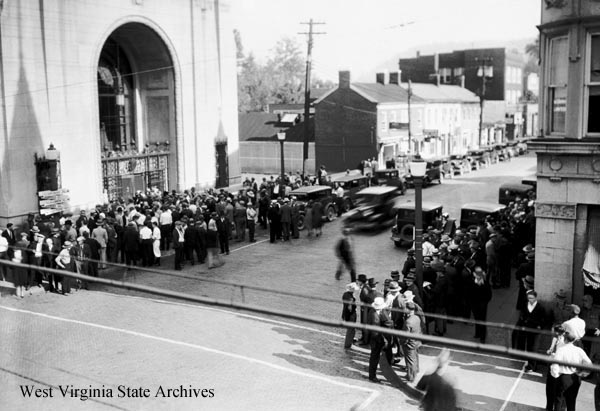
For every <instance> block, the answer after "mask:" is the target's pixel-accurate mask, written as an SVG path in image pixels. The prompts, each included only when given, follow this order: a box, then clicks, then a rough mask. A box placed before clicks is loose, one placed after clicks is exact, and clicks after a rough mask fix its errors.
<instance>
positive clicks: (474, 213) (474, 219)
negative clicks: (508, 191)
mask: <svg viewBox="0 0 600 411" xmlns="http://www.w3.org/2000/svg"><path fill="white" fill-rule="evenodd" d="M505 208H506V205H504V204H497V203H485V202H477V203H467V204H464V205H463V206H462V208H461V210H460V226H461V227H462V228H467V229H469V228H473V227H476V226H478V225H479V224H481V223H482V222H483V221H485V218H486V217H487V216H488V215H492V216H497V215H498V214H499V213H500V212H501V211H502V210H504V209H505Z"/></svg>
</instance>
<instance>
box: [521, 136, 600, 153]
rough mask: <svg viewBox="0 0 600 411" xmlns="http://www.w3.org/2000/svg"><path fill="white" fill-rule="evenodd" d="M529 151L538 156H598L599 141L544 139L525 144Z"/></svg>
mask: <svg viewBox="0 0 600 411" xmlns="http://www.w3.org/2000/svg"><path fill="white" fill-rule="evenodd" d="M527 147H528V149H529V150H532V151H535V152H536V153H538V154H542V153H549V154H564V155H572V154H578V155H581V154H583V155H598V154H600V140H598V139H585V140H573V139H546V138H540V139H535V140H530V141H528V142H527Z"/></svg>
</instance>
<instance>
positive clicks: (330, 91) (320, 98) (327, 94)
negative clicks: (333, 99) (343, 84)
mask: <svg viewBox="0 0 600 411" xmlns="http://www.w3.org/2000/svg"><path fill="white" fill-rule="evenodd" d="M339 88H340V87H339V86H338V87H334V88H332V89H330V90H329V91H328V92H326V93H325V94H323V95H322V96H321V97H319V98H318V99H316V100H315V101H313V102H312V103H311V104H313V105H315V104H319V103H320V102H321V101H323V99H325V98H326V97H328V96H329V95H330V94H331V93H333V92H334V91H336V90H339Z"/></svg>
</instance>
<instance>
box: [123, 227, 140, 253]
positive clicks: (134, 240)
mask: <svg viewBox="0 0 600 411" xmlns="http://www.w3.org/2000/svg"><path fill="white" fill-rule="evenodd" d="M139 245H140V234H139V233H138V231H137V230H136V229H135V227H132V226H127V228H125V232H124V233H123V248H124V249H125V251H126V252H128V253H137V251H138V248H139Z"/></svg>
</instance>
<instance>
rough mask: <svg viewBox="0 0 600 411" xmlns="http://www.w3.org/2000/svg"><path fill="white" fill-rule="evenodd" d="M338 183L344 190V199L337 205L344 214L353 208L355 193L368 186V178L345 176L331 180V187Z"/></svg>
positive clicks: (360, 175)
mask: <svg viewBox="0 0 600 411" xmlns="http://www.w3.org/2000/svg"><path fill="white" fill-rule="evenodd" d="M335 183H338V184H339V185H340V186H341V187H342V188H343V189H344V198H343V199H342V201H341V202H340V203H338V208H339V207H340V206H341V208H342V211H344V212H346V211H348V210H350V209H352V208H353V207H354V199H355V196H356V193H358V192H359V191H360V190H362V189H363V188H365V187H368V186H369V178H368V177H367V176H363V175H362V174H347V175H342V176H339V177H334V178H332V179H331V185H332V186H333V187H335Z"/></svg>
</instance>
